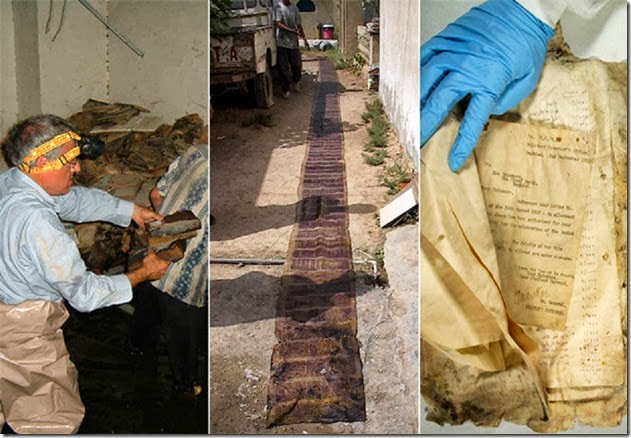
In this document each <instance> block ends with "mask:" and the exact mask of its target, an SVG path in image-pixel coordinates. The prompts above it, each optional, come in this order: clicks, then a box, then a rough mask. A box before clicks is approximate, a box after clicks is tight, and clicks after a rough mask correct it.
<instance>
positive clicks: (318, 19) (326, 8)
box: [292, 0, 338, 39]
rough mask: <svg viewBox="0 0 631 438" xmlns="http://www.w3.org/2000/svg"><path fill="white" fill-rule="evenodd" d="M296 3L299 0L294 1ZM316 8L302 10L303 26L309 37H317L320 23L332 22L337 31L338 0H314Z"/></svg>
mask: <svg viewBox="0 0 631 438" xmlns="http://www.w3.org/2000/svg"><path fill="white" fill-rule="evenodd" d="M292 3H294V4H296V3H298V1H297V0H296V1H294V2H292ZM313 4H315V7H316V10H315V11H314V12H301V13H300V18H301V19H302V28H303V29H304V31H305V35H306V36H307V38H308V39H317V38H319V36H318V27H317V26H318V23H322V24H332V25H334V26H335V31H336V32H337V25H338V23H337V18H336V17H337V1H336V0H313Z"/></svg>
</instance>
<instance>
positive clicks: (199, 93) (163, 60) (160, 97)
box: [108, 0, 209, 123]
mask: <svg viewBox="0 0 631 438" xmlns="http://www.w3.org/2000/svg"><path fill="white" fill-rule="evenodd" d="M109 17H110V21H111V22H112V23H115V25H116V27H117V29H118V30H119V31H120V32H121V33H123V34H124V35H125V36H126V37H127V38H128V39H130V40H131V41H132V42H133V43H134V44H135V45H136V46H138V47H139V48H140V49H141V50H142V51H143V52H144V56H143V57H142V58H140V57H139V56H137V55H136V54H135V53H134V52H133V51H132V50H131V49H129V48H128V47H127V46H126V45H125V44H124V43H123V42H122V41H121V40H120V39H118V38H116V37H115V36H114V35H110V36H109V58H108V60H109V63H108V68H109V76H110V87H109V92H110V97H111V99H112V100H113V101H117V102H125V103H134V104H139V105H141V106H144V107H147V108H148V109H150V110H151V112H152V113H153V114H154V115H159V116H161V117H162V118H163V119H164V121H165V122H166V123H172V122H173V121H174V120H175V119H176V118H178V117H181V116H183V115H185V114H189V113H197V114H199V115H200V116H201V117H202V118H203V119H204V121H206V122H208V114H207V113H208V111H207V108H208V65H209V59H208V30H207V29H208V9H207V0H177V1H174V0H134V1H133V2H130V1H125V0H118V1H110V2H109Z"/></svg>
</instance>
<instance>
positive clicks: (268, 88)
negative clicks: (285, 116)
mask: <svg viewBox="0 0 631 438" xmlns="http://www.w3.org/2000/svg"><path fill="white" fill-rule="evenodd" d="M254 99H255V101H256V106H258V107H259V108H265V109H267V108H270V107H271V106H272V105H274V86H273V83H272V69H271V68H270V66H269V64H267V65H266V68H265V72H264V73H259V74H257V75H256V77H255V78H254Z"/></svg>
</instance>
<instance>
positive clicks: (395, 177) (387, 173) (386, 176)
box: [379, 162, 412, 195]
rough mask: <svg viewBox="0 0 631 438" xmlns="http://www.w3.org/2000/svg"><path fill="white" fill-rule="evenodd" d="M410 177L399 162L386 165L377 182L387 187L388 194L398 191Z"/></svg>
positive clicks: (394, 193)
mask: <svg viewBox="0 0 631 438" xmlns="http://www.w3.org/2000/svg"><path fill="white" fill-rule="evenodd" d="M411 180H412V177H411V176H410V174H409V173H408V172H407V170H405V169H404V168H403V166H401V165H400V164H399V163H397V162H395V163H394V164H392V165H390V166H388V167H386V168H385V169H384V171H383V174H382V175H381V178H380V181H379V183H380V184H381V185H382V186H384V187H387V188H388V194H389V195H396V194H397V193H399V192H400V191H401V190H402V189H403V188H404V187H405V186H406V185H407V184H408V183H409V182H410V181H411Z"/></svg>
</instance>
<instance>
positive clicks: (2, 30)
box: [0, 1, 18, 170]
mask: <svg viewBox="0 0 631 438" xmlns="http://www.w3.org/2000/svg"><path fill="white" fill-rule="evenodd" d="M12 17H13V13H12V5H11V2H3V1H0V59H2V62H0V84H1V85H0V138H2V137H4V134H5V133H6V132H7V131H8V129H9V128H10V127H11V125H12V124H13V123H14V122H15V121H16V120H17V113H18V103H17V87H16V76H15V50H14V48H15V41H14V31H13V28H14V26H13V18H12ZM6 167H7V166H6V164H5V162H4V157H2V156H1V154H0V170H4V169H5V168H6Z"/></svg>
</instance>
